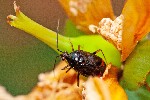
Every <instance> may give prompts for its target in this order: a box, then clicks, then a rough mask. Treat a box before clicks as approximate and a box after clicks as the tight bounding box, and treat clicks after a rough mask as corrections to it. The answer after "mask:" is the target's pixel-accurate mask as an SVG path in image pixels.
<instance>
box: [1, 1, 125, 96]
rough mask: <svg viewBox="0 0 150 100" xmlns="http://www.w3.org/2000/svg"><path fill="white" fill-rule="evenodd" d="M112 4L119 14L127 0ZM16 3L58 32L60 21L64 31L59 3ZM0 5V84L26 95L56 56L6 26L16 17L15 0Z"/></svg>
mask: <svg viewBox="0 0 150 100" xmlns="http://www.w3.org/2000/svg"><path fill="white" fill-rule="evenodd" d="M112 1H113V6H114V10H115V14H116V15H119V14H120V13H121V9H122V7H123V2H124V0H112ZM16 3H17V5H19V6H20V8H21V11H22V12H23V13H24V14H25V15H27V16H28V17H29V18H31V19H32V20H34V21H36V22H37V23H39V24H41V25H43V26H45V27H47V28H49V29H52V30H54V31H56V29H57V21H58V19H60V27H59V30H60V31H61V30H62V29H63V26H64V24H65V21H66V19H67V17H66V15H65V12H64V11H63V9H62V8H61V7H60V5H59V3H58V1H57V0H16ZM0 4H1V6H0V85H3V86H5V87H6V89H7V90H8V91H9V92H11V93H12V94H13V95H19V94H27V93H28V92H29V91H31V89H32V88H33V87H34V86H35V85H36V83H37V81H38V74H39V73H44V72H47V71H50V70H51V69H52V67H53V65H54V59H55V57H56V55H57V54H56V52H55V51H53V50H52V49H51V48H49V47H48V46H47V45H45V44H44V43H42V42H41V41H39V40H38V39H36V38H35V37H33V36H31V35H28V34H26V33H25V32H23V31H21V30H19V29H16V28H14V27H11V26H10V25H9V24H7V22H6V17H7V16H8V15H9V14H13V15H15V12H14V9H13V0H1V1H0ZM118 5H119V6H118Z"/></svg>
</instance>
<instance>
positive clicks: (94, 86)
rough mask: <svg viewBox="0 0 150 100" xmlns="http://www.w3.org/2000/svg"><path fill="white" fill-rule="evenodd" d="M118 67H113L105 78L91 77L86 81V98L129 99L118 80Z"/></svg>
mask: <svg viewBox="0 0 150 100" xmlns="http://www.w3.org/2000/svg"><path fill="white" fill-rule="evenodd" d="M117 73H118V69H116V68H115V67H111V69H110V70H109V74H107V75H106V77H105V78H103V79H101V78H98V77H94V78H92V77H91V78H89V79H88V81H87V82H86V83H85V90H84V92H83V93H84V97H85V99H86V100H93V97H94V100H127V99H128V98H127V95H126V93H125V91H124V90H123V88H122V87H121V86H120V85H119V83H118V81H117Z"/></svg>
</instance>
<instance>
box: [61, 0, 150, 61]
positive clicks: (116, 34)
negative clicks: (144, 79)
mask: <svg viewBox="0 0 150 100" xmlns="http://www.w3.org/2000/svg"><path fill="white" fill-rule="evenodd" d="M59 1H60V3H61V4H62V6H63V7H64V9H65V11H66V12H67V14H68V16H69V17H70V19H71V20H72V21H73V22H74V23H75V24H76V26H77V28H79V29H81V30H84V31H86V33H90V32H89V26H90V30H92V32H97V33H99V34H101V35H102V36H103V37H104V38H106V39H107V40H108V41H110V42H112V43H113V44H114V45H115V46H116V48H117V49H118V50H119V51H120V52H121V56H122V61H125V60H126V58H127V57H128V56H129V54H130V53H131V52H132V51H133V49H134V47H135V46H136V45H137V43H138V41H140V40H141V38H142V37H144V36H145V35H146V34H147V33H148V32H149V31H150V1H149V0H144V1H143V0H127V1H126V3H125V6H124V8H123V11H122V14H121V15H120V16H119V17H117V18H116V19H115V16H114V13H113V10H112V6H111V2H110V0H59ZM91 25H92V26H91ZM90 34H91V33H90Z"/></svg>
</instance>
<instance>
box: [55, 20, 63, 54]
mask: <svg viewBox="0 0 150 100" xmlns="http://www.w3.org/2000/svg"><path fill="white" fill-rule="evenodd" d="M59 21H60V19H58V25H57V40H56V41H57V44H56V45H57V50H58V51H59V52H61V53H63V51H61V50H60V49H59V48H58V32H59Z"/></svg>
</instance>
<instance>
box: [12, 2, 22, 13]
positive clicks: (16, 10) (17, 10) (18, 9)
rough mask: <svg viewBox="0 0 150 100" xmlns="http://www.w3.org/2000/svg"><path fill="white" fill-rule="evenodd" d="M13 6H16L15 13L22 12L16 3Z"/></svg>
mask: <svg viewBox="0 0 150 100" xmlns="http://www.w3.org/2000/svg"><path fill="white" fill-rule="evenodd" d="M13 4H14V10H15V12H19V11H20V7H19V6H17V4H16V1H14V3H13Z"/></svg>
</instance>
